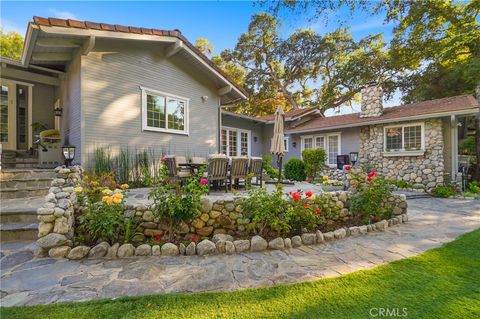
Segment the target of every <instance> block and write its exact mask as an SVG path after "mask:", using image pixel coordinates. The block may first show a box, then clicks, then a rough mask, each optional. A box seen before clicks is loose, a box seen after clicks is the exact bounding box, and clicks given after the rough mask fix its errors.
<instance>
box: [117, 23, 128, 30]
mask: <svg viewBox="0 0 480 319" xmlns="http://www.w3.org/2000/svg"><path fill="white" fill-rule="evenodd" d="M115 30H116V31H120V32H130V29H129V28H128V27H126V26H124V25H120V24H116V25H115Z"/></svg>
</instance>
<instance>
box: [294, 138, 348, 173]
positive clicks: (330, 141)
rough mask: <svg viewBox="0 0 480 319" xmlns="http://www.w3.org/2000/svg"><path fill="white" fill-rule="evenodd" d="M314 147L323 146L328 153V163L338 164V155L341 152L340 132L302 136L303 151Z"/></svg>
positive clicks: (330, 164) (331, 164)
mask: <svg viewBox="0 0 480 319" xmlns="http://www.w3.org/2000/svg"><path fill="white" fill-rule="evenodd" d="M313 148H322V149H324V150H325V152H326V154H327V161H326V164H327V165H329V166H335V165H337V155H340V152H341V138H340V133H331V134H323V135H313V136H302V151H303V150H307V149H313Z"/></svg>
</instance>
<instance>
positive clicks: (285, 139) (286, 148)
mask: <svg viewBox="0 0 480 319" xmlns="http://www.w3.org/2000/svg"><path fill="white" fill-rule="evenodd" d="M288 140H289V139H288V137H284V138H283V146H284V147H285V152H288V144H289V143H288Z"/></svg>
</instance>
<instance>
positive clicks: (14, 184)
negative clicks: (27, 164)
mask: <svg viewBox="0 0 480 319" xmlns="http://www.w3.org/2000/svg"><path fill="white" fill-rule="evenodd" d="M51 183H52V179H51V178H39V179H10V180H5V181H2V182H1V183H0V190H3V189H18V190H22V189H28V188H34V187H40V188H45V187H50V185H51Z"/></svg>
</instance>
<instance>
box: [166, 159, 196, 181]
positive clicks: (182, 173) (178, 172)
mask: <svg viewBox="0 0 480 319" xmlns="http://www.w3.org/2000/svg"><path fill="white" fill-rule="evenodd" d="M182 157H183V156H175V155H167V156H165V165H167V168H168V177H169V178H170V180H173V181H177V180H180V181H184V180H185V179H187V178H189V177H190V176H191V175H192V173H191V172H190V169H184V168H183V167H180V166H179V165H178V164H180V163H183V162H182V160H184V161H185V163H186V160H185V157H183V158H182Z"/></svg>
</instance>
